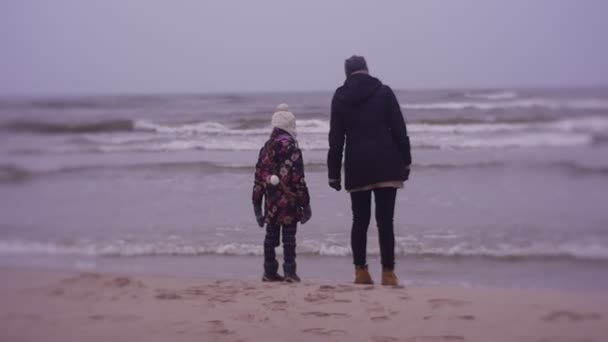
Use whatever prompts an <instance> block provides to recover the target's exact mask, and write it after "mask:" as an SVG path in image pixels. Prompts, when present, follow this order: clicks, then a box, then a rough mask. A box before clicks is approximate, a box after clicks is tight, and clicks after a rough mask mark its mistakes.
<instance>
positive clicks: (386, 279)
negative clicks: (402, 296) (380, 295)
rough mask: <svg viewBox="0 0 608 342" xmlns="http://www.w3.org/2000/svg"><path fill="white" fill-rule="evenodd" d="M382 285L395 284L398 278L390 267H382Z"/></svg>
mask: <svg viewBox="0 0 608 342" xmlns="http://www.w3.org/2000/svg"><path fill="white" fill-rule="evenodd" d="M382 285H387V286H397V285H399V279H398V278H397V276H396V275H395V272H394V271H393V269H392V268H382Z"/></svg>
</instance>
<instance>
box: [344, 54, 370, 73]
mask: <svg viewBox="0 0 608 342" xmlns="http://www.w3.org/2000/svg"><path fill="white" fill-rule="evenodd" d="M360 70H365V71H367V62H365V58H363V56H357V55H352V56H351V57H350V58H349V59H347V60H346V61H344V72H346V77H348V76H350V75H351V74H352V73H353V72H355V71H360Z"/></svg>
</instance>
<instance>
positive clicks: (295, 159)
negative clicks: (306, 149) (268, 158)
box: [280, 143, 310, 208]
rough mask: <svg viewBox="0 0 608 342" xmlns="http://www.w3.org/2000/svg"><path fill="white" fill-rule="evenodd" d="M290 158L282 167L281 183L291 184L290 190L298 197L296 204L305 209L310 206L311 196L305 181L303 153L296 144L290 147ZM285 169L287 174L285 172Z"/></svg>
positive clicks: (286, 159)
mask: <svg viewBox="0 0 608 342" xmlns="http://www.w3.org/2000/svg"><path fill="white" fill-rule="evenodd" d="M287 152H288V155H287V156H288V157H287V158H284V160H285V161H284V162H283V163H282V165H281V169H280V173H281V176H280V177H281V183H283V184H290V188H291V189H292V191H293V192H294V193H295V195H296V202H297V205H298V206H299V207H300V208H305V207H307V206H309V205H310V195H309V194H308V186H306V180H305V179H304V158H303V157H302V151H301V150H300V149H299V148H298V146H297V145H296V144H294V143H291V144H289V146H288V151H287ZM283 168H285V169H286V170H287V172H285V173H284V172H283Z"/></svg>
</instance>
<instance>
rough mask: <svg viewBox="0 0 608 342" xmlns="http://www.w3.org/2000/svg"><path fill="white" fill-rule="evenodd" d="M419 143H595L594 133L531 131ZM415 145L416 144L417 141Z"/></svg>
mask: <svg viewBox="0 0 608 342" xmlns="http://www.w3.org/2000/svg"><path fill="white" fill-rule="evenodd" d="M414 141H415V140H414ZM418 143H419V144H420V145H422V146H430V147H435V146H439V148H443V149H478V148H484V149H491V148H531V147H567V146H586V145H591V144H592V143H593V135H590V134H575V133H571V134H564V133H551V132H540V133H533V132H531V133H519V134H512V135H498V136H488V137H458V136H456V137H452V138H443V139H437V138H436V137H435V138H433V137H430V138H426V139H422V138H421V139H420V141H419V142H418ZM414 145H416V142H415V143H414Z"/></svg>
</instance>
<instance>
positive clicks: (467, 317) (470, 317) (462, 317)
mask: <svg viewBox="0 0 608 342" xmlns="http://www.w3.org/2000/svg"><path fill="white" fill-rule="evenodd" d="M434 317H435V316H424V317H422V319H424V320H425V321H428V320H430V319H432V318H434ZM450 319H458V320H463V321H474V320H475V316H473V315H459V316H452V317H450Z"/></svg>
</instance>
